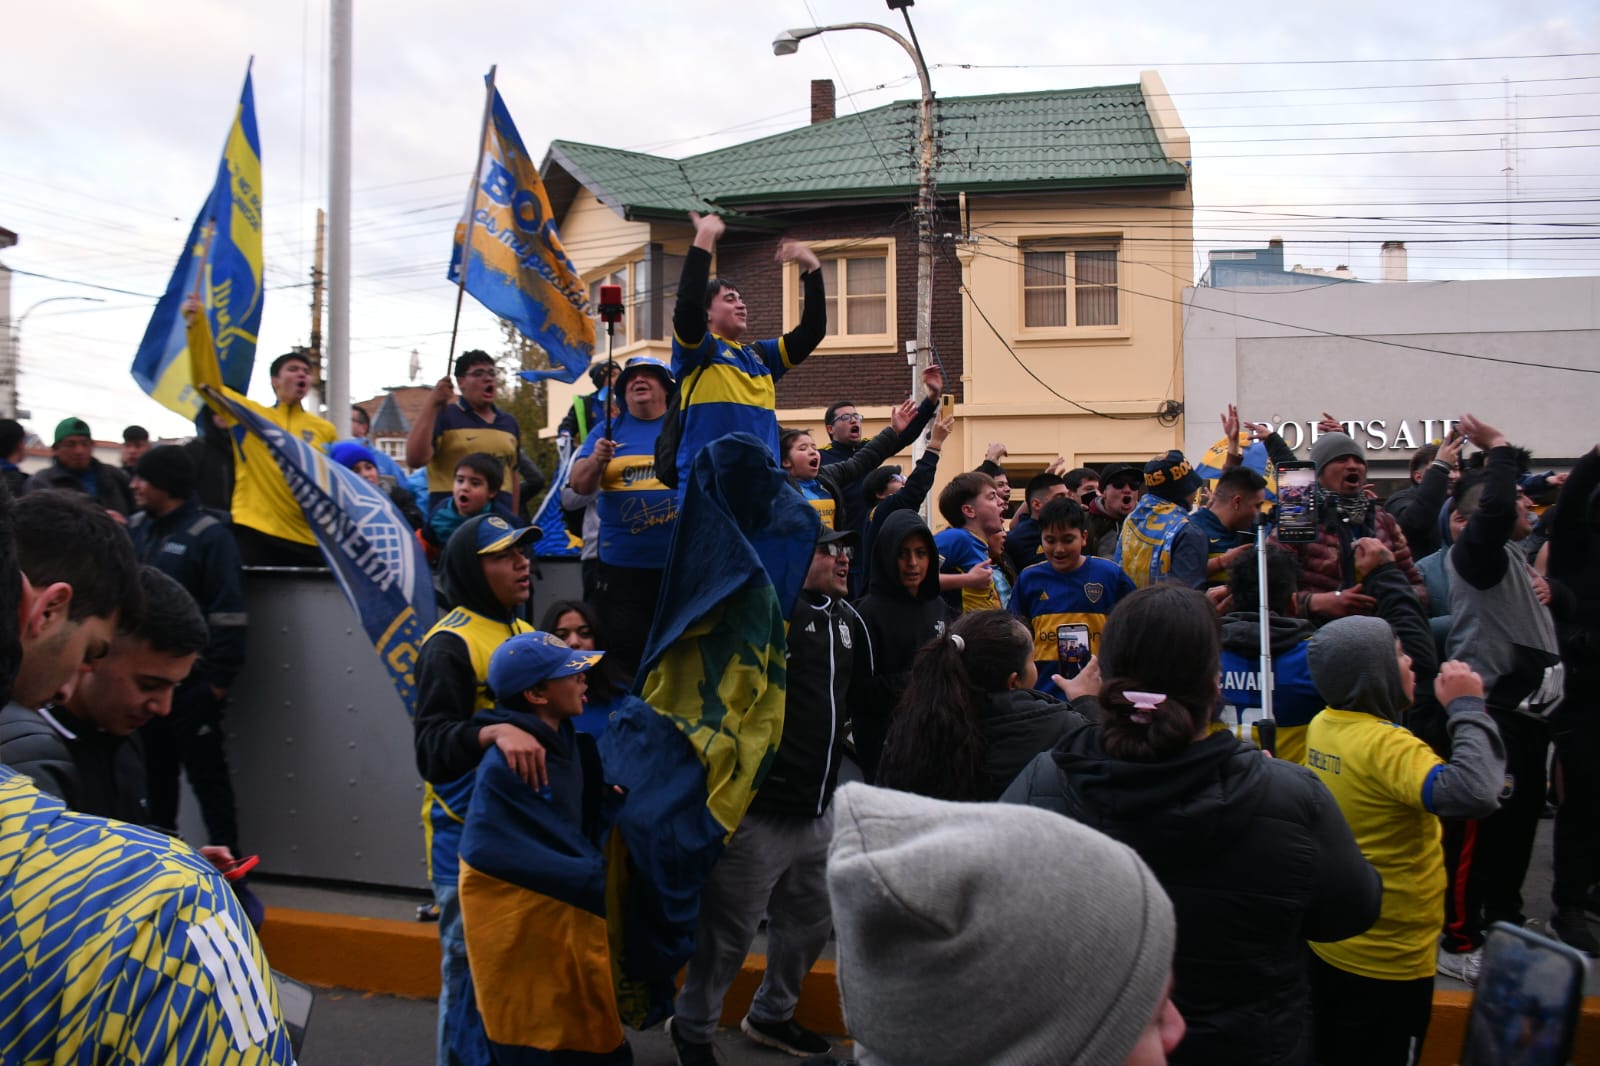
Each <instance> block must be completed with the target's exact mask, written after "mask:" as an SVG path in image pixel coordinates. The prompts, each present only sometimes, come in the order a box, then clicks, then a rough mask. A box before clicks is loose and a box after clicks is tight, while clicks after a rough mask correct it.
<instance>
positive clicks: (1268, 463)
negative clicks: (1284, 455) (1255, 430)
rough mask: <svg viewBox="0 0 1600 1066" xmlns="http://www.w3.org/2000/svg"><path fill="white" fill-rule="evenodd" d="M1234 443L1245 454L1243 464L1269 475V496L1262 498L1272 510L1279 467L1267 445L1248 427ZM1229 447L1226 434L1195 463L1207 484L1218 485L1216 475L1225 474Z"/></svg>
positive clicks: (1241, 431)
mask: <svg viewBox="0 0 1600 1066" xmlns="http://www.w3.org/2000/svg"><path fill="white" fill-rule="evenodd" d="M1233 445H1234V447H1235V448H1236V449H1237V450H1238V451H1239V453H1240V454H1241V455H1242V456H1243V459H1242V460H1241V462H1240V465H1241V466H1247V467H1249V468H1250V469H1251V470H1254V471H1255V472H1256V473H1258V474H1260V475H1261V476H1262V477H1264V478H1266V479H1267V498H1266V500H1264V501H1263V502H1262V504H1261V509H1262V510H1263V511H1268V510H1271V509H1272V505H1273V504H1275V503H1277V502H1278V468H1277V467H1276V466H1275V465H1274V464H1273V462H1272V458H1271V456H1269V455H1268V454H1267V446H1266V445H1265V444H1262V443H1261V442H1260V441H1258V440H1256V439H1255V437H1254V436H1253V435H1252V434H1251V432H1250V431H1249V430H1247V429H1244V430H1240V431H1239V435H1238V439H1237V440H1235V441H1234V442H1233ZM1229 450H1230V449H1229V441H1228V438H1227V437H1223V438H1222V439H1221V440H1219V441H1217V442H1216V443H1215V444H1213V445H1212V446H1211V447H1209V448H1207V449H1206V453H1205V454H1204V455H1202V456H1201V457H1200V461H1199V462H1197V463H1195V464H1194V472H1195V473H1196V474H1199V475H1200V476H1201V477H1202V478H1204V479H1205V481H1206V487H1207V488H1210V489H1215V488H1216V487H1217V479H1218V478H1220V477H1221V476H1222V470H1223V467H1224V466H1225V465H1227V462H1228V452H1229Z"/></svg>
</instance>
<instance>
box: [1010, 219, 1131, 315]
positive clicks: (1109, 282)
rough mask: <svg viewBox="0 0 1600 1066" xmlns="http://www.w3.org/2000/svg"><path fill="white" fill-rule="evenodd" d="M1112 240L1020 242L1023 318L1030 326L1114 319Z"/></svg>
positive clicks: (1114, 245)
mask: <svg viewBox="0 0 1600 1066" xmlns="http://www.w3.org/2000/svg"><path fill="white" fill-rule="evenodd" d="M1118 251H1119V242H1118V241H1115V240H1093V241H1081V240H1074V241H1064V240H1036V241H1024V242H1023V243H1022V308H1023V311H1022V324H1023V325H1024V326H1025V327H1026V328H1028V329H1052V328H1056V329H1059V328H1073V327H1079V328H1081V327H1091V326H1115V325H1117V324H1118V293H1117V254H1118Z"/></svg>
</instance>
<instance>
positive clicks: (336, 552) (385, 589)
mask: <svg viewBox="0 0 1600 1066" xmlns="http://www.w3.org/2000/svg"><path fill="white" fill-rule="evenodd" d="M203 392H204V395H205V402H206V403H209V404H210V405H211V406H212V407H214V408H215V409H216V410H218V411H220V412H222V413H224V414H227V415H229V416H231V417H232V418H234V419H236V420H237V421H238V422H239V424H240V425H242V426H244V428H245V429H246V430H248V431H249V432H251V433H254V434H255V435H256V436H257V437H260V438H261V440H262V441H263V442H265V443H266V445H267V450H268V451H270V452H271V453H272V458H273V459H274V460H275V461H276V462H277V464H278V467H279V469H281V470H282V471H283V477H284V480H286V481H287V482H288V483H289V491H290V492H291V493H293V494H294V498H295V500H296V501H297V502H298V503H299V504H300V508H301V510H303V511H304V512H305V515H306V524H308V525H309V526H310V527H311V531H312V532H313V533H314V534H316V538H317V544H318V545H320V546H321V548H322V554H323V557H324V558H326V559H327V561H328V568H329V569H330V570H332V571H333V576H334V578H335V579H336V580H337V581H338V582H339V588H340V589H341V590H342V591H343V592H344V598H345V599H346V600H348V601H349V603H350V606H351V607H352V608H353V609H354V610H355V612H356V616H357V617H358V618H360V619H361V627H362V628H363V629H364V630H366V633H367V637H368V638H369V639H370V640H371V641H372V646H373V647H374V648H375V649H376V650H377V652H378V658H379V660H380V661H382V663H383V666H384V669H385V670H387V671H388V672H389V679H390V680H391V681H393V682H394V687H395V691H396V692H398V693H399V694H400V701H401V703H403V704H404V705H405V709H406V713H407V714H411V715H414V714H415V713H416V703H417V678H416V664H417V650H418V648H419V647H420V646H421V644H422V638H423V636H425V635H426V634H427V632H428V630H429V629H431V628H432V627H433V623H434V616H435V607H434V598H433V581H432V578H431V577H430V576H429V573H428V563H427V560H426V559H425V558H424V557H423V554H422V547H421V545H419V544H418V543H417V538H416V537H415V536H413V535H412V532H411V526H410V524H409V523H407V522H406V520H405V518H404V516H402V515H401V514H400V511H399V509H398V508H396V507H395V505H394V504H393V503H392V502H391V501H390V500H389V498H388V496H386V495H384V493H383V491H382V490H381V489H379V488H378V486H376V485H373V484H372V483H370V482H368V481H367V480H366V479H365V478H363V477H361V476H359V475H358V474H356V473H354V472H353V471H350V470H347V469H345V468H344V467H342V466H340V465H339V464H338V463H336V462H334V461H333V460H332V459H330V458H329V457H328V456H326V455H324V454H323V453H322V452H319V451H317V449H315V448H313V447H312V446H311V445H309V444H307V443H306V442H305V441H303V440H301V439H300V438H298V437H295V436H293V435H291V434H289V433H286V432H284V431H283V430H282V429H280V428H279V427H278V426H276V425H273V424H272V423H271V422H268V421H267V420H266V419H264V418H261V417H260V416H258V415H257V414H256V413H255V412H254V411H251V410H250V409H249V408H248V407H245V406H244V405H242V404H236V403H234V402H233V401H232V400H230V399H228V398H227V397H226V396H224V395H222V394H221V393H219V392H217V391H216V390H215V389H212V388H210V387H209V386H207V387H205V388H204V389H203Z"/></svg>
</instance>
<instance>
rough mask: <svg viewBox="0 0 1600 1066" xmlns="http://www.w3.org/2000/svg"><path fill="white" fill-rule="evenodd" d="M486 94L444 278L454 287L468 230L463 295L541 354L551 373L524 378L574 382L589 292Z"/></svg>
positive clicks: (529, 164) (581, 359) (524, 158)
mask: <svg viewBox="0 0 1600 1066" xmlns="http://www.w3.org/2000/svg"><path fill="white" fill-rule="evenodd" d="M493 94H494V96H493V108H492V112H491V115H490V122H489V125H488V130H487V132H486V134H485V139H484V144H483V155H482V161H481V163H480V165H479V168H478V180H477V181H476V182H475V183H474V184H473V187H472V194H471V196H470V197H469V198H468V200H467V209H466V215H465V216H464V217H463V218H462V220H461V221H460V222H458V223H457V224H456V233H455V244H454V247H453V248H452V250H451V253H450V271H449V278H450V280H451V281H454V282H459V281H460V277H461V273H460V271H461V255H462V244H463V242H464V241H465V240H466V239H467V236H468V230H469V229H470V230H471V238H472V245H471V247H470V248H468V249H467V255H466V261H467V283H466V289H467V291H468V292H469V293H471V294H472V295H473V297H474V298H475V299H477V301H478V302H479V303H481V304H483V306H485V307H487V308H488V309H489V310H491V311H493V312H494V313H495V314H497V315H499V316H500V317H501V318H503V319H506V320H508V321H510V322H511V323H513V324H514V325H515V326H516V327H517V329H518V330H519V331H521V333H522V334H523V336H525V337H527V338H528V339H529V340H531V341H533V342H534V343H535V344H537V345H539V347H541V348H543V349H544V350H545V352H546V353H547V354H548V355H549V356H550V363H551V365H552V366H553V367H554V368H555V369H552V370H524V371H523V372H522V377H523V379H524V380H526V381H538V380H539V379H540V378H547V377H550V378H555V379H556V380H557V381H565V382H573V381H576V380H578V375H579V374H581V373H583V372H584V370H586V369H588V366H589V361H590V360H591V359H592V358H593V356H594V319H592V318H590V317H589V297H588V291H587V289H586V288H585V287H584V284H583V278H581V277H579V276H578V268H577V267H575V266H573V265H572V260H571V259H569V258H568V257H567V251H566V249H565V248H564V247H562V244H561V235H560V234H559V233H557V232H556V222H555V218H554V213H553V212H552V211H551V208H550V197H549V196H548V195H546V193H545V190H544V181H543V180H542V179H541V178H540V177H539V168H538V167H537V166H536V165H535V164H534V162H533V160H532V158H530V157H529V155H528V151H527V149H526V148H524V147H523V146H522V137H521V136H520V135H519V134H518V133H517V127H516V125H515V124H514V123H513V122H512V121H511V113H510V112H509V111H507V110H506V105H505V101H504V100H502V99H500V92H499V90H498V89H496V90H493ZM469 223H470V225H469Z"/></svg>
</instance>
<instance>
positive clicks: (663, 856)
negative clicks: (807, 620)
mask: <svg viewBox="0 0 1600 1066" xmlns="http://www.w3.org/2000/svg"><path fill="white" fill-rule="evenodd" d="M818 524H819V523H818V518H817V512H816V511H815V510H814V509H813V508H812V507H811V506H810V505H809V504H807V503H806V501H805V500H804V498H802V497H801V495H800V493H799V492H798V491H796V490H795V488H794V486H793V483H792V482H791V481H790V480H789V478H788V477H787V476H786V475H785V474H784V473H783V472H782V471H781V470H779V469H778V468H777V466H776V465H775V464H774V463H773V461H772V454H771V452H769V451H768V450H767V448H766V446H765V445H764V444H763V443H762V442H761V441H759V440H757V439H756V438H755V437H752V436H750V435H749V434H744V433H737V434H731V435H729V436H726V437H722V438H720V439H718V440H716V441H713V442H712V443H711V444H709V445H707V446H706V447H705V448H704V449H703V450H702V451H701V452H700V454H699V456H698V457H697V458H696V459H695V462H694V465H693V466H692V467H691V468H690V476H689V478H688V479H687V482H686V484H685V493H684V498H683V505H682V508H681V509H680V511H679V514H678V527H677V530H676V531H675V533H674V534H673V538H672V547H671V549H670V550H669V552H668V558H667V566H666V571H665V573H664V575H663V577H662V586H661V597H660V599H659V600H658V601H657V604H658V606H657V610H656V620H655V625H654V627H653V628H652V629H651V631H650V639H649V642H648V644H647V646H646V649H645V656H644V666H643V668H642V671H641V674H640V679H639V681H638V683H637V685H636V688H637V690H638V693H639V696H641V697H642V699H643V702H640V700H637V699H633V700H627V701H624V702H623V704H622V706H621V707H620V708H619V709H618V710H617V711H615V712H614V713H613V715H612V720H611V723H610V725H609V726H608V727H607V729H606V732H605V733H604V734H603V735H602V736H601V738H600V752H601V761H602V763H603V765H604V766H605V771H606V779H607V780H608V781H610V782H613V783H615V784H618V785H621V786H623V787H624V788H626V789H628V799H627V802H626V803H625V804H624V805H623V808H622V812H621V815H620V816H619V818H618V820H617V822H616V828H615V832H616V833H617V834H619V835H620V837H621V839H622V841H623V842H624V844H625V846H626V851H627V857H628V860H629V865H628V870H627V873H628V884H627V886H626V890H625V892H623V893H620V895H622V896H623V897H624V898H625V899H626V900H627V903H626V904H625V906H624V907H623V909H622V913H620V914H614V915H611V916H610V917H611V919H612V921H613V924H617V923H620V924H621V927H622V929H623V931H624V934H625V935H624V936H623V937H622V942H623V943H624V945H625V946H624V949H623V951H622V952H621V960H620V961H621V969H622V977H623V978H624V980H625V981H626V982H632V983H633V985H632V988H631V994H630V988H628V987H623V988H620V989H619V1004H620V1007H621V1009H622V1012H623V1016H624V1018H625V1019H626V1020H627V1021H628V1024H630V1025H633V1026H635V1027H636V1028H637V1027H639V1026H640V1025H641V1024H648V1023H650V1022H652V1021H654V1020H655V1017H654V1015H658V1014H660V1013H661V1010H660V1004H659V1002H658V1001H652V996H651V992H652V991H654V990H657V989H659V988H660V987H661V984H662V982H665V987H666V989H667V991H668V993H670V989H671V981H672V976H673V975H674V974H675V973H676V972H677V971H678V969H679V968H681V967H682V966H683V964H684V963H685V962H687V961H688V959H689V957H690V956H691V955H692V954H693V953H694V931H695V923H696V921H697V919H698V916H699V907H700V891H701V888H702V887H703V885H704V884H705V879H706V876H707V875H708V874H709V873H710V871H711V867H712V865H713V864H714V863H715V862H716V860H717V857H718V856H719V855H720V854H721V852H722V847H723V844H724V843H725V842H726V841H727V839H728V838H729V837H731V836H732V835H733V832H734V830H736V829H737V828H738V827H739V823H740V821H741V820H743V818H744V815H745V812H746V811H747V810H748V809H749V806H750V802H751V800H753V799H754V798H755V793H756V789H757V788H758V787H759V786H760V784H761V782H762V780H763V779H764V778H765V776H766V772H767V770H768V768H769V767H770V766H771V764H772V758H773V754H774V752H776V750H777V747H778V742H779V741H780V740H781V739H782V736H783V710H784V699H785V692H786V686H787V674H786V669H787V667H786V661H787V651H788V641H787V638H786V635H785V627H786V624H787V621H788V618H789V615H790V612H791V611H792V610H793V609H794V604H795V599H796V597H797V596H798V595H799V593H800V586H801V585H802V584H803V583H804V581H805V575H806V571H807V569H808V568H809V567H810V564H811V558H812V555H813V553H814V552H815V550H816V548H815V545H816V539H817V530H818ZM614 873H615V871H614ZM618 895H619V893H614V894H613V898H617V896H618Z"/></svg>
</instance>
